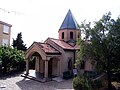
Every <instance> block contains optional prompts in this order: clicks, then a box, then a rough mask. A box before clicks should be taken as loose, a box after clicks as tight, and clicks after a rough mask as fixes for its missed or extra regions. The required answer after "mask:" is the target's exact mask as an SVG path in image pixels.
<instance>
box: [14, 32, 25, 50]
mask: <svg viewBox="0 0 120 90" xmlns="http://www.w3.org/2000/svg"><path fill="white" fill-rule="evenodd" d="M12 46H13V47H14V48H17V49H18V50H23V51H26V50H27V47H26V44H24V42H23V40H22V33H21V32H20V33H18V35H17V38H16V40H14V39H13V45H12Z"/></svg>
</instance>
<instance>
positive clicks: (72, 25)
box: [59, 10, 79, 30]
mask: <svg viewBox="0 0 120 90" xmlns="http://www.w3.org/2000/svg"><path fill="white" fill-rule="evenodd" d="M63 29H68V30H71V29H72V30H78V29H79V27H78V24H77V21H76V20H75V18H74V16H73V15H72V12H71V10H69V11H68V13H67V15H66V17H65V19H64V21H63V23H62V25H61V27H60V29H59V30H63Z"/></svg>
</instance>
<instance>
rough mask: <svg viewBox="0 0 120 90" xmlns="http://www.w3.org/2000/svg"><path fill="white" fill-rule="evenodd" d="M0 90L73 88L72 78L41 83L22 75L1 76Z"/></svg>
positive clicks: (71, 89)
mask: <svg viewBox="0 0 120 90" xmlns="http://www.w3.org/2000/svg"><path fill="white" fill-rule="evenodd" d="M0 86H3V87H0V90H73V85H72V80H64V81H62V82H56V81H50V82H46V83H40V82H37V81H33V80H30V79H24V78H23V77H21V76H20V75H17V76H12V77H7V78H5V77H4V78H0Z"/></svg>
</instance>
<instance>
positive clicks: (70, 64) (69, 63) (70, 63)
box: [68, 58, 72, 70]
mask: <svg viewBox="0 0 120 90" xmlns="http://www.w3.org/2000/svg"><path fill="white" fill-rule="evenodd" d="M68 70H72V58H69V61H68Z"/></svg>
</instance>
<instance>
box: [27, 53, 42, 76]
mask: <svg viewBox="0 0 120 90" xmlns="http://www.w3.org/2000/svg"><path fill="white" fill-rule="evenodd" d="M28 61H29V62H28V63H29V75H30V76H33V77H37V78H44V61H43V60H42V57H41V55H40V54H39V53H38V52H33V53H32V54H30V55H29V60H28Z"/></svg>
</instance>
